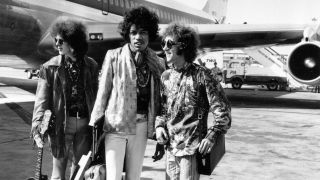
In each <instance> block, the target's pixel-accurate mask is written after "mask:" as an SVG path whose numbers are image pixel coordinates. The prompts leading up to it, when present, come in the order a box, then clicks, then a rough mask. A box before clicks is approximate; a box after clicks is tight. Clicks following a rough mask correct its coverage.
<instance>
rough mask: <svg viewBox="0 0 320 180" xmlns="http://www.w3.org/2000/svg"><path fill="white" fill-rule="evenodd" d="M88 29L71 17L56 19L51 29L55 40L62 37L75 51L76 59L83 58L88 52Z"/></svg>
mask: <svg viewBox="0 0 320 180" xmlns="http://www.w3.org/2000/svg"><path fill="white" fill-rule="evenodd" d="M86 33H87V29H86V27H85V26H84V24H82V23H81V22H80V21H78V20H75V19H73V18H69V17H60V18H58V19H56V20H55V21H54V22H53V23H52V25H51V29H50V34H51V36H52V37H53V38H54V37H56V36H57V35H60V36H61V37H62V38H63V40H64V41H66V42H67V43H68V44H69V45H70V46H71V47H72V48H73V49H74V52H73V53H74V54H73V55H74V56H75V57H76V58H83V57H84V55H85V54H86V53H87V51H88V42H87V34H86Z"/></svg>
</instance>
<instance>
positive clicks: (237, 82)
mask: <svg viewBox="0 0 320 180" xmlns="http://www.w3.org/2000/svg"><path fill="white" fill-rule="evenodd" d="M224 73H225V76H224V77H225V79H224V81H225V83H226V84H231V85H232V88H234V89H240V88H241V86H242V85H243V84H246V85H265V86H266V87H267V88H268V89H269V90H270V91H275V90H285V89H286V88H287V87H288V80H287V78H286V77H283V76H277V75H275V74H274V73H273V72H272V71H271V70H270V69H269V68H266V67H263V66H262V65H261V64H258V63H252V62H250V61H247V60H243V59H234V60H231V61H230V62H229V63H228V65H227V68H226V69H225V71H224Z"/></svg>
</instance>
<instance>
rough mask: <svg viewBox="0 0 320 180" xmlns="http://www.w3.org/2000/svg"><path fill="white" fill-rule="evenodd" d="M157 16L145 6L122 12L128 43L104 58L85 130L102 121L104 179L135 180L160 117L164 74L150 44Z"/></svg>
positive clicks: (124, 35) (137, 179) (156, 32)
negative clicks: (95, 97) (89, 119)
mask: <svg viewBox="0 0 320 180" xmlns="http://www.w3.org/2000/svg"><path fill="white" fill-rule="evenodd" d="M158 22H159V20H158V17H157V15H156V14H155V13H153V12H150V11H149V10H148V9H147V8H145V7H137V8H134V9H132V10H131V11H129V12H127V13H126V14H125V16H124V20H123V22H122V23H120V25H119V30H120V34H121V35H122V36H123V38H124V40H125V41H126V42H127V44H125V45H124V46H122V47H119V48H117V49H113V50H109V51H108V52H107V54H106V57H105V60H104V63H103V66H102V74H101V78H100V83H99V89H98V93H97V100H96V102H95V105H94V109H93V112H92V114H91V121H90V125H93V124H95V123H97V121H98V120H99V119H101V117H103V118H102V119H103V121H104V125H103V130H104V132H105V134H106V136H105V157H106V162H108V163H107V164H106V171H107V172H108V173H107V175H106V178H107V179H108V180H120V179H121V177H122V170H123V167H124V169H125V172H126V179H131V180H139V179H140V174H141V170H142V163H143V159H144V153H145V149H146V144H147V137H149V138H152V137H153V136H154V131H155V130H154V122H155V117H156V115H158V114H159V113H160V112H159V111H160V76H161V73H162V72H163V70H164V67H163V65H161V64H160V58H159V57H158V56H157V55H156V54H155V52H154V51H153V50H151V49H150V48H149V47H148V45H149V41H153V40H155V39H156V37H157V35H158Z"/></svg>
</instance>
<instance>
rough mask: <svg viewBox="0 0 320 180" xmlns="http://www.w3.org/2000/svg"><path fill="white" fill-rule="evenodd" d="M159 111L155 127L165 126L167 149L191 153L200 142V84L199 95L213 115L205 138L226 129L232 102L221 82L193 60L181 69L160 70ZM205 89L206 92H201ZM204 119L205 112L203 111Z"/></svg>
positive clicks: (212, 136)
mask: <svg viewBox="0 0 320 180" xmlns="http://www.w3.org/2000/svg"><path fill="white" fill-rule="evenodd" d="M161 81H162V96H163V103H164V104H163V106H162V107H163V109H162V115H161V116H158V117H157V118H156V127H159V126H163V127H166V128H167V130H168V133H169V141H170V144H169V146H168V150H169V151H170V152H171V153H172V154H173V155H175V156H185V155H192V154H194V153H195V152H196V150H197V148H198V144H199V143H200V140H201V139H200V138H201V137H200V135H201V133H203V132H200V128H199V119H198V111H197V107H198V103H199V101H198V98H197V96H198V95H199V94H198V93H197V91H198V90H199V89H200V87H202V89H204V90H203V94H201V96H202V97H204V98H206V99H207V101H206V102H207V104H208V106H207V107H208V108H207V110H206V112H208V111H210V112H212V113H213V115H214V119H208V120H213V121H214V122H211V123H210V122H209V123H208V124H212V126H209V127H208V132H207V135H206V138H208V139H210V140H213V138H214V135H215V134H216V133H226V132H227V130H228V129H229V128H230V126H231V106H230V104H229V101H228V100H227V98H226V96H225V93H224V91H223V88H222V87H221V85H220V83H218V82H217V81H215V80H214V79H213V78H212V76H211V75H210V71H208V70H207V69H205V68H204V67H200V66H199V65H196V64H193V63H187V64H186V65H185V66H184V68H182V69H181V70H179V71H178V70H175V69H168V70H166V71H165V72H164V73H163V74H162V79H161ZM204 91H205V92H204ZM204 116H205V118H204V119H205V120H206V118H207V114H206V115H204ZM204 119H203V120H204Z"/></svg>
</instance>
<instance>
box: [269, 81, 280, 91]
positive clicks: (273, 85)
mask: <svg viewBox="0 0 320 180" xmlns="http://www.w3.org/2000/svg"><path fill="white" fill-rule="evenodd" d="M267 88H268V89H269V90H270V91H276V90H277V89H278V82H277V81H271V82H270V83H269V84H267Z"/></svg>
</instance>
